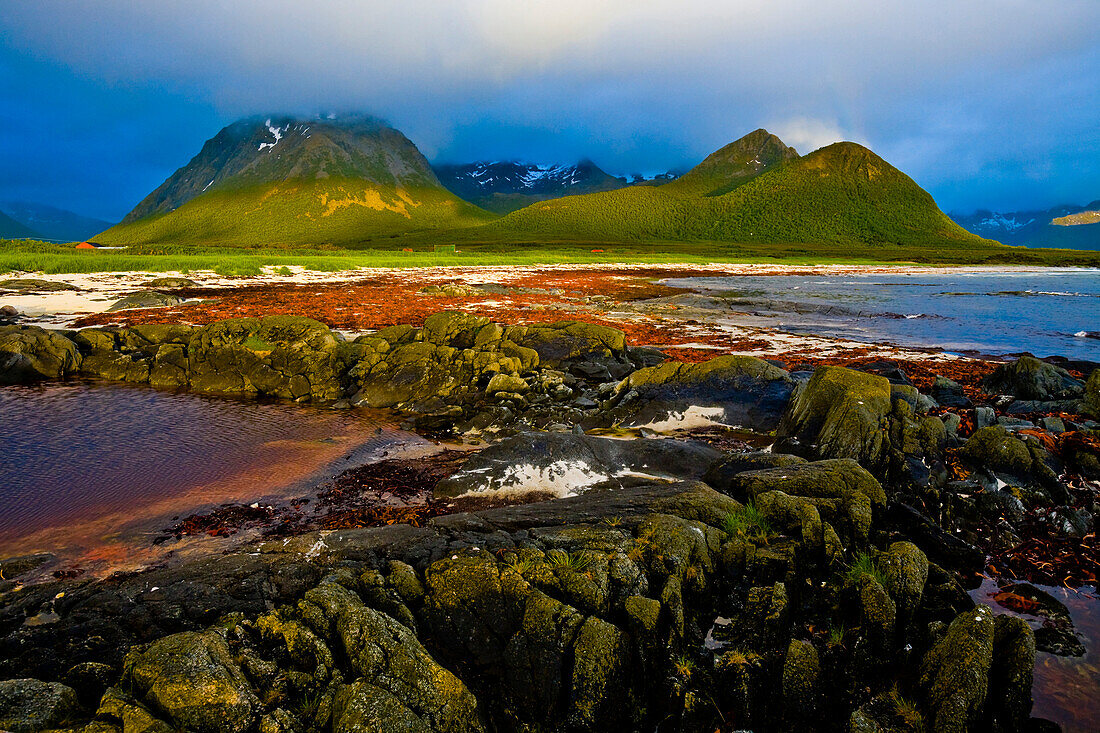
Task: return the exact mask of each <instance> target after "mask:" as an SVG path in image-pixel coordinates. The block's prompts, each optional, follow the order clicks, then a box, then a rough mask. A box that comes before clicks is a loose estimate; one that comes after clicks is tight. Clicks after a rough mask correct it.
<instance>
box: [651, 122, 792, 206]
mask: <svg viewBox="0 0 1100 733" xmlns="http://www.w3.org/2000/svg"><path fill="white" fill-rule="evenodd" d="M797 157H798V153H797V152H796V151H795V149H794V148H791V147H787V145H786V144H785V143H784V142H783V141H782V140H780V139H779V138H778V137H776V136H775V135H773V134H771V133H770V132H768V131H767V130H764V129H759V130H754V131H753V132H750V133H749V134H748V135H745V136H744V137H743V138H741V139H739V140H735V141H734V142H732V143H730V144H729V145H727V146H725V147H724V148H722V149H720V150H716V151H715V152H713V153H711V154H710V155H708V156H707V157H706V159H705V160H704V161H703V162H702V163H700V164H699V165H697V166H695V167H694V168H692V169H691V170H690V171H688V172H687V173H685V174H684V175H682V176H680V177H679V178H677V179H676V180H674V181H672V182H670V183H666V184H665V186H664V187H665V190H666V191H668V192H671V193H677V194H680V195H684V196H721V195H722V194H725V193H729V192H730V191H732V190H733V189H735V188H737V187H738V186H740V185H741V184H743V183H746V182H748V181H751V180H752V179H753V178H756V177H757V176H758V175H760V174H761V173H764V172H765V171H768V170H770V169H772V168H774V167H775V166H777V165H780V164H782V163H785V162H787V161H788V160H794V159H795V158H797Z"/></svg>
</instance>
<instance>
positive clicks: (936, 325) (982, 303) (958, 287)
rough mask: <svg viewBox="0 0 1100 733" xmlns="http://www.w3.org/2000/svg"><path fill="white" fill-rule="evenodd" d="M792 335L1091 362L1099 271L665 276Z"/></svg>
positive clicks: (1099, 337) (1099, 341)
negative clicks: (1029, 354) (1057, 356)
mask: <svg viewBox="0 0 1100 733" xmlns="http://www.w3.org/2000/svg"><path fill="white" fill-rule="evenodd" d="M664 282H666V283H667V284H669V285H677V286H680V287H687V288H691V289H693V290H696V291H699V292H702V293H706V294H708V295H721V296H722V297H723V298H726V299H728V303H729V306H730V308H732V309H733V310H734V311H738V312H744V313H749V314H752V317H753V322H754V323H760V324H762V325H769V326H774V327H776V328H780V329H782V330H785V331H790V332H793V333H813V334H820V335H824V336H835V337H842V338H849V339H854V340H857V341H874V342H890V343H895V344H898V345H902V346H917V347H937V348H942V349H945V350H947V351H954V352H978V353H983V354H991V355H996V354H1012V353H1018V352H1022V351H1029V352H1031V353H1033V354H1036V355H1037V356H1054V355H1059V356H1065V357H1068V358H1071V359H1084V360H1089V361H1100V269H1057V270H1055V269H1047V270H1040V271H1035V272H1005V273H984V272H983V273H958V272H948V273H943V274H924V273H920V274H904V273H896V274H895V273H891V274H868V275H843V276H822V275H808V276H806V275H798V276H785V275H780V276H763V277H753V276H750V277H697V278H682V279H670V280H665V281H664Z"/></svg>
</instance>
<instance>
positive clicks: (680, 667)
mask: <svg viewBox="0 0 1100 733" xmlns="http://www.w3.org/2000/svg"><path fill="white" fill-rule="evenodd" d="M672 668H673V670H674V671H675V672H676V676H677V677H680V678H681V679H684V680H690V679H691V675H692V673H693V672H695V661H694V660H692V659H691V658H690V657H688V656H687V655H686V654H681V655H680V656H678V657H677V658H676V659H674V660H673V661H672Z"/></svg>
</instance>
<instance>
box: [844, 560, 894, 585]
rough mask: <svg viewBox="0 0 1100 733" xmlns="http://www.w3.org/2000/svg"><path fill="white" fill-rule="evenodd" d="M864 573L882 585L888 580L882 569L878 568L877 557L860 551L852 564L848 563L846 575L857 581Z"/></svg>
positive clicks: (849, 578) (852, 580)
mask: <svg viewBox="0 0 1100 733" xmlns="http://www.w3.org/2000/svg"><path fill="white" fill-rule="evenodd" d="M864 575H866V576H868V577H870V578H871V579H872V580H874V581H875V582H876V583H878V584H880V585H882V584H884V583H885V582H886V577H885V576H884V575H883V574H882V571H881V570H879V569H878V566H877V565H876V564H875V559H874V558H873V557H871V555H870V554H869V553H866V552H859V553H856V556H855V557H854V558H853V559H852V562H851V564H850V565H848V572H847V573H846V575H845V577H847V579H848V580H849V581H851V582H853V583H855V582H857V581H858V580H859V579H860V578H862V577H863V576H864Z"/></svg>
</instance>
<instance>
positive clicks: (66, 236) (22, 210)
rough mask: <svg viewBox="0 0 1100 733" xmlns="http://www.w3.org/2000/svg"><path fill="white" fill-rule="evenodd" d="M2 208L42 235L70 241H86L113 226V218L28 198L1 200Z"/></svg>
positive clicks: (13, 217) (47, 237)
mask: <svg viewBox="0 0 1100 733" xmlns="http://www.w3.org/2000/svg"><path fill="white" fill-rule="evenodd" d="M0 211H3V212H4V213H5V214H7V215H8V216H10V217H11V218H12V219H15V220H16V221H17V222H19V223H20V224H22V225H24V226H26V227H29V228H30V229H33V230H34V231H35V232H37V233H38V235H39V236H42V237H45V238H46V239H61V240H64V241H66V242H82V241H84V240H86V239H90V238H91V237H93V236H95V235H96V234H99V233H100V232H102V231H103V230H104V229H107V228H108V227H110V226H111V222H109V221H104V220H102V219H95V218H92V217H90V216H81V215H80V214H75V213H73V212H71V211H67V210H65V209H59V208H57V207H55V206H47V205H45V204H35V203H30V202H27V201H5V202H3V203H0Z"/></svg>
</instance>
